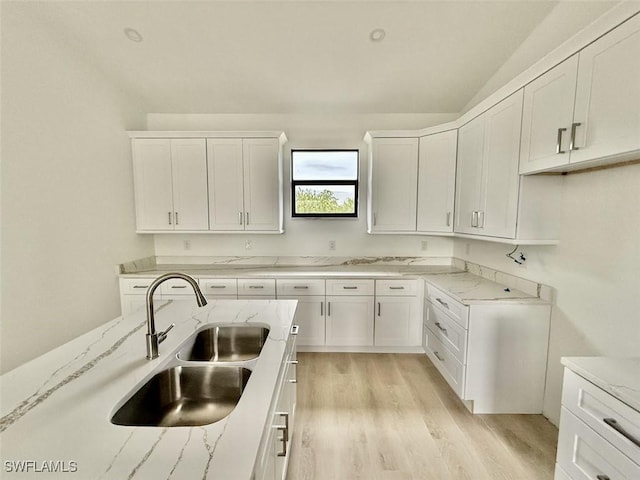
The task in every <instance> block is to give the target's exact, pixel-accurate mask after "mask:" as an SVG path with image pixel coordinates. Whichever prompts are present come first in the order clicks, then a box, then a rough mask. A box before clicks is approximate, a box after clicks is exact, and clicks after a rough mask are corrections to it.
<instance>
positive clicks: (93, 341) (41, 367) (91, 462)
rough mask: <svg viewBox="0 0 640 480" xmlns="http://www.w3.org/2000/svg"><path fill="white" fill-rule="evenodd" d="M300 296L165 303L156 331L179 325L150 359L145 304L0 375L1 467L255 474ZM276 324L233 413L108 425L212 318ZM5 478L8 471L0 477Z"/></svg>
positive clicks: (107, 474)
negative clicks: (172, 422)
mask: <svg viewBox="0 0 640 480" xmlns="http://www.w3.org/2000/svg"><path fill="white" fill-rule="evenodd" d="M296 304H297V302H296V301H295V300H216V301H209V303H208V305H206V306H205V307H202V308H197V307H195V308H194V307H193V306H192V301H191V299H190V300H189V301H173V302H165V304H161V303H160V305H161V309H160V310H159V311H158V313H157V314H156V323H157V326H158V329H159V330H161V329H165V328H166V327H167V326H168V325H169V324H170V323H172V322H173V323H175V324H176V326H175V328H174V329H173V330H172V331H171V332H170V333H169V335H168V337H167V339H166V341H164V342H163V343H162V344H161V345H160V357H159V358H157V359H155V360H151V361H149V360H146V358H145V356H146V350H145V338H144V335H145V333H146V322H145V312H144V310H139V311H137V312H135V313H133V314H131V315H129V316H125V317H118V318H117V319H115V320H113V321H111V322H108V323H106V324H104V325H102V326H101V327H98V328H96V329H94V330H92V331H91V332H88V333H86V334H84V335H82V336H80V337H78V338H76V339H74V340H72V341H70V342H68V343H66V344H65V345H62V346H61V347H58V348H56V349H54V350H52V351H50V352H49V353H46V354H45V355H42V356H41V357H38V358H36V359H34V360H32V361H30V362H28V363H26V364H24V365H22V366H20V367H18V368H16V369H14V370H12V371H10V372H8V373H6V374H4V375H3V376H2V377H0V381H1V385H0V386H1V397H0V399H1V402H0V408H1V410H0V413H1V418H0V432H1V433H0V441H1V444H2V451H1V452H0V456H1V461H2V462H1V465H0V468H1V469H2V473H3V474H5V473H6V472H7V470H6V469H7V462H17V461H33V462H36V463H35V467H33V468H32V469H31V471H30V472H28V473H15V472H14V473H11V474H9V473H6V475H7V476H11V478H14V477H15V478H69V475H71V476H72V477H73V474H70V473H61V472H59V473H55V474H47V475H44V474H43V473H39V472H38V471H36V469H38V468H39V469H40V470H42V468H43V465H45V463H44V462H56V461H64V462H66V464H65V465H66V468H67V469H69V466H70V462H76V465H77V472H75V478H82V479H90V478H96V479H97V478H101V479H118V480H121V479H127V478H141V479H147V478H176V479H180V478H198V479H205V478H206V479H220V480H229V479H234V480H245V479H246V480H250V479H251V476H252V472H253V467H254V462H255V460H256V456H257V454H258V450H259V445H260V441H261V436H262V432H263V429H264V427H265V425H266V424H267V422H268V421H269V418H268V417H269V411H270V403H271V399H272V395H273V391H274V388H275V386H276V383H277V378H278V374H279V371H280V366H281V363H282V361H283V357H284V355H285V346H286V341H287V339H288V336H289V332H290V330H291V324H292V321H293V318H294V315H295V310H296ZM217 322H220V323H246V322H251V323H260V324H267V325H269V327H270V332H269V338H268V340H267V342H265V345H264V347H263V349H262V352H261V354H260V357H259V358H258V359H257V361H256V360H254V361H253V363H252V364H251V365H250V366H248V368H252V370H253V372H252V375H251V377H250V379H249V382H248V383H247V386H246V389H245V390H244V392H243V395H242V397H241V399H240V401H239V403H238V405H237V406H236V408H235V409H234V410H233V411H232V412H231V414H230V415H228V416H227V417H225V418H224V419H222V420H220V421H218V422H215V423H213V424H210V425H205V426H198V427H172V428H162V427H126V426H117V425H113V424H111V423H110V420H109V419H110V418H111V415H112V414H113V413H114V411H115V407H116V405H117V404H118V403H119V402H120V401H121V400H122V399H124V398H125V397H126V396H128V394H129V393H130V392H131V391H132V390H134V388H137V386H139V385H141V384H142V383H144V381H146V379H147V378H149V377H150V376H151V374H152V373H153V372H154V371H156V369H158V368H162V367H163V366H166V365H167V364H168V363H169V362H170V361H172V359H173V358H174V357H175V353H176V352H177V350H178V349H179V347H180V346H181V344H182V343H183V342H184V341H185V340H186V339H187V338H188V337H189V336H190V335H191V334H193V333H194V332H195V331H196V330H198V329H199V328H201V327H202V326H204V325H205V324H208V323H217ZM0 476H3V475H0Z"/></svg>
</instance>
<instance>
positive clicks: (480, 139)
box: [455, 115, 484, 233]
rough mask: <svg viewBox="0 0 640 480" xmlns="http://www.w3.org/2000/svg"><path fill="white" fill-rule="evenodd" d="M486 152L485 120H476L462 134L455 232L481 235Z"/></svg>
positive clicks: (464, 128)
mask: <svg viewBox="0 0 640 480" xmlns="http://www.w3.org/2000/svg"><path fill="white" fill-rule="evenodd" d="M483 151H484V116H482V115H480V116H479V117H476V118H474V119H473V120H471V121H470V122H469V123H467V124H465V125H463V126H462V127H460V129H459V130H458V164H457V174H456V207H455V208H456V210H455V231H456V232H459V233H478V232H477V229H476V227H475V226H472V225H474V222H473V220H474V212H477V211H478V210H480V208H479V207H480V183H481V180H482V161H483V159H482V154H483Z"/></svg>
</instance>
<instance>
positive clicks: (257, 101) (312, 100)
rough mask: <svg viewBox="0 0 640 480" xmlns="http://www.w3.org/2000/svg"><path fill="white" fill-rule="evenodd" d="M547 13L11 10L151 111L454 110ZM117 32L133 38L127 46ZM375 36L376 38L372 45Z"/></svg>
mask: <svg viewBox="0 0 640 480" xmlns="http://www.w3.org/2000/svg"><path fill="white" fill-rule="evenodd" d="M581 3H584V4H585V5H588V4H593V3H594V2H593V1H591V2H581ZM595 3H597V2H595ZM600 3H603V2H600ZM608 3H611V2H608ZM557 4H558V2H557V1H544V0H535V1H526V0H509V1H507V0H503V1H482V0H475V1H432V0H424V1H404V2H388V1H339V0H336V1H327V0H325V1H304V0H290V1H270V0H263V1H227V2H224V1H170V2H163V1H137V2H132V1H93V2H77V1H71V2H60V1H49V2H42V3H34V2H25V3H21V4H20V6H19V7H16V8H23V9H30V10H29V11H28V13H29V15H33V16H35V17H38V21H39V22H40V24H41V25H43V26H44V27H46V28H48V29H50V30H51V31H52V32H53V33H54V34H55V35H56V36H57V37H60V39H61V40H62V41H63V42H64V43H65V44H66V45H68V46H69V48H73V49H75V50H76V51H77V52H79V53H80V54H82V55H84V56H86V58H87V59H89V61H91V62H93V63H95V64H97V65H98V67H99V68H101V69H102V71H103V72H105V75H107V76H109V77H110V78H111V79H112V81H113V82H115V83H117V84H118V85H119V86H120V87H121V88H123V89H126V90H127V91H130V92H131V93H133V94H134V95H137V96H138V97H140V98H141V99H142V100H143V101H144V102H145V104H146V105H147V107H148V108H149V112H154V113H169V112H173V113H175V112H180V113H327V112H329V113H331V112H340V113H345V112H346V113H443V112H452V113H453V112H460V111H461V110H462V109H463V107H464V106H465V105H466V104H467V103H468V102H469V101H470V100H471V99H472V98H473V96H474V95H475V94H476V93H477V92H478V91H479V90H480V89H481V88H482V87H483V85H485V84H486V82H487V81H488V80H489V79H490V78H491V77H492V75H493V74H494V73H495V72H496V71H497V70H498V69H499V68H500V66H502V65H503V64H504V63H505V62H506V61H507V60H508V59H509V57H511V55H512V54H513V53H514V51H516V50H517V49H518V47H519V46H520V45H521V44H522V43H523V41H525V40H526V39H527V37H528V36H529V35H530V34H531V33H532V31H534V29H535V28H536V27H537V26H538V25H540V24H541V22H543V21H544V20H545V18H547V17H548V16H550V14H551V12H552V11H553V9H554V8H556V6H557ZM601 11H602V9H600V10H599V11H598V10H594V12H596V13H598V14H599V13H600V12H601ZM593 15H595V13H594V14H593ZM593 15H592V16H589V15H586V16H585V17H586V19H585V20H584V22H589V21H591V20H593V18H592V17H593ZM125 28H132V29H135V30H136V31H137V32H139V33H140V34H141V36H142V38H143V40H142V41H141V42H134V41H131V40H129V39H128V38H127V37H126V36H125V34H124V29H125ZM377 28H382V29H384V31H385V37H384V39H383V40H382V41H378V42H374V41H371V39H370V33H371V32H372V30H374V29H377Z"/></svg>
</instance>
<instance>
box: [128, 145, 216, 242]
mask: <svg viewBox="0 0 640 480" xmlns="http://www.w3.org/2000/svg"><path fill="white" fill-rule="evenodd" d="M132 148H133V176H134V186H135V201H136V227H137V230H138V231H139V232H145V231H154V230H166V231H185V230H199V231H203V230H208V228H209V221H208V205H207V180H206V178H207V176H206V175H207V157H206V147H205V141H204V139H202V138H195V139H194V138H186V139H178V138H176V139H165V138H135V139H133V141H132Z"/></svg>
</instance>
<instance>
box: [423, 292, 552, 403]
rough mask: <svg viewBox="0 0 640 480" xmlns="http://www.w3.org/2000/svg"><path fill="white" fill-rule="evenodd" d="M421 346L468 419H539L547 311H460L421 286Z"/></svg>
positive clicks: (538, 307)
mask: <svg viewBox="0 0 640 480" xmlns="http://www.w3.org/2000/svg"><path fill="white" fill-rule="evenodd" d="M425 288H426V296H425V297H426V298H425V315H424V321H425V324H424V333H423V345H424V348H425V352H426V354H427V356H428V357H429V359H430V360H431V361H432V362H433V364H434V365H435V367H436V368H437V369H438V370H439V371H440V373H441V374H442V376H443V377H444V379H445V380H446V381H447V382H448V383H449V385H450V386H451V388H452V389H453V390H454V392H455V393H456V394H457V395H458V396H459V397H460V398H461V399H462V400H465V401H466V402H467V403H466V405H467V407H468V408H469V409H470V410H471V411H472V412H473V413H541V412H542V400H543V395H544V383H545V375H546V359H547V347H548V344H547V342H548V334H549V320H550V314H551V307H550V306H549V305H546V304H538V303H533V304H513V303H500V302H499V301H494V302H492V303H490V304H472V305H464V304H462V303H460V302H458V301H457V300H455V299H453V298H452V297H451V296H449V295H447V294H446V293H444V292H442V291H441V290H439V289H437V288H435V287H433V286H432V285H430V284H427V285H426V287H425Z"/></svg>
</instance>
